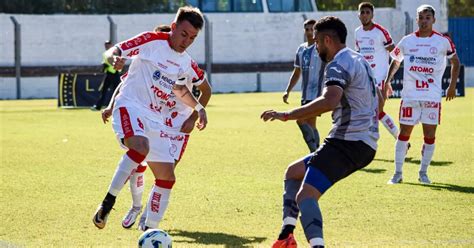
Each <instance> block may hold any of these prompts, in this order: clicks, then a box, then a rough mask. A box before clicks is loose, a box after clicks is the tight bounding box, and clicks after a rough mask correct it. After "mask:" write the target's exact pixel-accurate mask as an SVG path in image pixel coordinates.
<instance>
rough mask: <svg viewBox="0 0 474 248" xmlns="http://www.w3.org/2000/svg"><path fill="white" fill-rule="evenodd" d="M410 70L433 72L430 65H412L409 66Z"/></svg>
mask: <svg viewBox="0 0 474 248" xmlns="http://www.w3.org/2000/svg"><path fill="white" fill-rule="evenodd" d="M410 71H416V72H423V73H433V72H434V69H433V68H431V67H423V66H416V65H412V66H410Z"/></svg>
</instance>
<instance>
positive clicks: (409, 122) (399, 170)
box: [387, 100, 421, 184]
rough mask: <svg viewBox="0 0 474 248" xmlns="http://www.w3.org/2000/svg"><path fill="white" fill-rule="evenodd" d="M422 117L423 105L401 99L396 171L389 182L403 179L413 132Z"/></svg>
mask: <svg viewBox="0 0 474 248" xmlns="http://www.w3.org/2000/svg"><path fill="white" fill-rule="evenodd" d="M420 118H421V107H420V103H419V102H418V101H403V100H402V101H401V103H400V134H399V135H398V139H397V141H396V142H395V172H394V174H393V176H392V178H391V179H390V180H388V182H387V184H396V183H401V182H402V181H403V162H404V161H405V157H406V154H407V150H408V144H409V143H408V141H409V140H410V135H411V132H412V131H413V127H414V125H416V124H417V123H418V122H419V121H420Z"/></svg>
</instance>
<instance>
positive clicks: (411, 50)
mask: <svg viewBox="0 0 474 248" xmlns="http://www.w3.org/2000/svg"><path fill="white" fill-rule="evenodd" d="M418 50H419V49H418V48H414V49H410V50H409V51H410V52H411V53H416V52H418Z"/></svg>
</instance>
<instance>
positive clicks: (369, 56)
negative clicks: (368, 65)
mask: <svg viewBox="0 0 474 248" xmlns="http://www.w3.org/2000/svg"><path fill="white" fill-rule="evenodd" d="M364 58H365V59H366V60H372V59H374V55H366V56H364Z"/></svg>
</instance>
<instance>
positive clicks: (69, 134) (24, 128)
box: [0, 88, 474, 248]
mask: <svg viewBox="0 0 474 248" xmlns="http://www.w3.org/2000/svg"><path fill="white" fill-rule="evenodd" d="M466 94H467V95H468V97H465V98H456V99H455V100H454V101H452V102H445V101H444V100H443V114H442V125H440V126H439V127H438V130H437V138H436V151H435V155H434V158H433V159H434V160H433V163H432V166H431V167H430V169H429V175H430V177H431V179H432V180H433V181H434V184H432V185H428V186H425V185H421V184H418V183H417V171H418V167H419V161H420V150H421V147H422V144H423V135H422V132H421V127H420V126H419V125H418V126H416V127H415V130H414V133H413V134H412V136H411V139H410V142H411V145H412V146H411V150H410V151H409V152H408V158H407V161H406V163H405V166H404V171H405V175H404V180H405V183H403V184H400V185H387V184H386V181H387V180H388V179H389V178H390V176H391V175H392V172H393V156H394V155H393V154H394V151H393V149H394V143H395V142H394V139H393V137H392V136H391V135H389V134H388V132H387V131H386V130H384V129H383V128H382V130H381V132H382V133H381V136H382V137H381V139H380V142H379V149H378V151H377V155H376V158H375V160H374V161H373V162H372V163H371V164H370V165H369V166H368V167H367V168H365V169H364V170H362V171H359V172H356V173H355V174H353V175H352V176H350V177H348V178H346V179H344V180H342V181H341V182H339V183H337V184H336V185H335V186H334V187H333V188H331V189H330V190H329V191H328V192H327V193H326V194H325V195H324V196H323V197H322V198H321V201H320V206H321V209H322V213H323V216H324V227H325V239H326V242H327V246H328V247H445V246H453V247H472V246H474V238H473V237H474V229H473V228H472V224H473V223H474V215H473V213H472V211H473V208H472V203H473V201H474V181H473V178H474V174H473V170H472V163H473V161H474V158H473V154H474V153H473V144H474V130H473V125H472V122H473V119H472V118H473V117H472V116H473V114H472V113H473V109H472V108H473V105H472V102H473V95H474V89H472V88H468V89H467V92H466ZM299 96H300V94H298V93H296V92H295V93H293V94H292V95H291V97H290V99H289V100H290V103H291V104H290V106H288V105H286V104H284V103H282V101H281V94H280V93H261V94H229V95H215V96H213V98H212V99H211V106H209V107H208V113H209V125H208V127H207V129H206V130H204V131H202V132H198V131H196V130H195V132H194V133H193V134H192V135H191V139H190V141H189V144H188V148H187V151H186V153H185V155H184V157H183V160H182V161H181V163H180V164H179V165H178V167H177V172H176V173H177V182H176V184H175V187H174V189H173V193H172V194H171V200H170V205H169V208H168V211H167V213H166V215H165V218H164V220H163V222H162V223H161V225H160V228H162V229H164V230H166V231H169V232H170V234H171V235H172V237H173V239H174V245H175V246H176V247H191V248H192V247H269V246H270V245H271V243H272V242H273V240H274V239H275V238H276V237H277V233H278V231H279V229H280V225H281V205H282V199H281V194H282V190H283V189H282V185H283V182H282V180H283V173H284V171H285V168H286V166H287V165H288V164H289V163H290V162H292V161H294V160H295V159H297V158H300V157H302V156H304V155H305V154H306V153H307V148H306V145H305V144H304V141H303V139H302V137H301V134H300V132H299V130H298V127H297V126H296V124H295V123H294V122H286V123H282V122H278V121H275V122H272V123H264V122H263V121H261V120H260V119H259V115H260V113H261V112H262V111H263V110H266V109H269V108H274V109H277V110H286V109H289V108H292V107H295V106H297V105H298V103H299ZM399 103H400V100H396V99H390V100H389V101H388V102H387V105H386V109H385V110H386V111H387V112H388V113H389V114H391V116H392V117H394V119H397V111H398V107H399ZM318 127H319V131H320V134H321V137H324V136H325V135H326V134H327V133H328V130H329V129H330V127H331V121H330V114H324V115H323V116H321V117H319V118H318ZM0 132H1V133H0V182H1V183H0V196H1V197H0V199H1V204H0V219H1V220H2V224H1V225H0V236H1V241H0V246H2V247H136V246H137V240H138V237H139V236H140V234H141V232H140V231H138V230H136V229H135V227H134V228H132V229H130V230H125V229H123V228H122V226H121V224H120V223H121V219H122V217H123V215H125V213H126V211H127V210H128V208H129V207H130V205H131V197H130V192H129V190H128V186H125V187H124V189H123V190H122V192H121V194H120V195H119V198H118V199H117V203H116V205H115V207H114V208H115V210H113V211H112V213H111V215H110V216H109V219H108V224H107V226H106V228H105V229H103V230H97V228H96V227H95V226H94V225H93V224H92V215H93V213H94V211H95V209H96V208H97V205H98V204H99V203H100V201H101V200H102V199H103V197H104V195H105V193H106V191H107V187H108V185H109V183H110V180H111V178H112V175H113V173H114V171H115V167H116V164H117V162H118V161H119V159H120V157H121V156H122V155H123V153H124V151H123V150H121V149H120V148H119V146H118V144H117V141H116V139H115V136H114V134H113V132H112V130H111V125H110V124H107V125H104V124H102V122H101V120H100V114H99V113H98V112H91V111H90V110H88V109H78V110H64V109H57V108H56V101H55V100H28V101H0ZM328 166H330V165H328ZM145 173H146V182H145V193H144V198H146V197H147V195H148V192H149V189H150V187H151V185H153V179H152V177H153V176H152V174H151V172H150V170H149V169H148V170H147V172H145ZM143 201H145V199H143ZM295 234H296V238H297V240H298V241H299V243H300V246H301V247H306V245H305V238H304V234H303V231H302V229H301V226H300V224H298V226H297V228H296V233H295ZM8 244H11V245H10V246H9V245H8Z"/></svg>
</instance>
